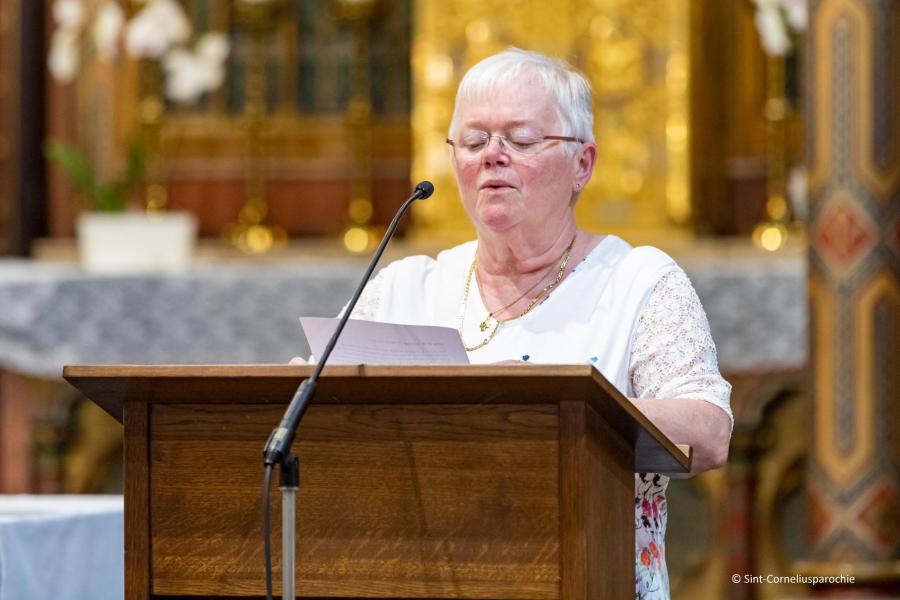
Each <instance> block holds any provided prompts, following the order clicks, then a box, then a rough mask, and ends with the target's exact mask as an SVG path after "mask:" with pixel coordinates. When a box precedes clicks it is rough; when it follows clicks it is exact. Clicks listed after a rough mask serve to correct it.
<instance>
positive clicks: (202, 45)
mask: <svg viewBox="0 0 900 600" xmlns="http://www.w3.org/2000/svg"><path fill="white" fill-rule="evenodd" d="M230 47H231V46H230V44H229V43H228V36H227V35H225V34H224V33H221V32H218V31H212V32H209V33H206V34H204V35H203V36H201V37H200V39H199V40H198V41H197V53H198V54H199V55H200V56H201V57H203V59H204V60H206V61H208V62H210V63H216V64H219V65H221V64H222V63H224V62H225V59H226V58H228V51H229V49H230Z"/></svg>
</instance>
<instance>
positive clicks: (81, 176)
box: [44, 139, 97, 201]
mask: <svg viewBox="0 0 900 600" xmlns="http://www.w3.org/2000/svg"><path fill="white" fill-rule="evenodd" d="M44 154H45V155H46V156H47V158H49V159H50V160H52V161H53V162H55V163H56V164H58V165H59V166H60V167H62V169H63V170H64V171H65V172H66V174H67V175H68V176H69V178H70V179H71V180H72V183H74V184H75V187H76V188H77V189H78V191H79V192H80V193H81V195H82V196H84V198H85V199H87V200H90V201H94V199H95V197H96V195H97V184H96V182H95V181H94V173H93V171H92V170H91V166H90V164H89V163H88V161H87V158H85V156H84V153H82V152H81V150H79V149H78V148H76V147H75V146H73V145H72V144H68V143H66V142H61V141H59V140H53V139H51V140H47V142H46V143H45V144H44Z"/></svg>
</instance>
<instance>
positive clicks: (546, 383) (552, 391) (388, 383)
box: [63, 365, 691, 473]
mask: <svg viewBox="0 0 900 600" xmlns="http://www.w3.org/2000/svg"><path fill="white" fill-rule="evenodd" d="M312 370H313V367H312V366H311V365H69V366H66V367H65V368H64V369H63V377H64V378H65V379H66V380H67V381H68V382H69V383H71V384H72V385H73V386H75V387H76V388H78V389H79V390H80V391H81V392H82V393H83V394H84V395H85V396H87V397H88V398H90V399H91V400H93V401H94V402H95V403H96V404H98V405H99V406H101V407H102V408H103V409H104V410H105V411H106V412H108V413H109V414H110V415H112V416H113V417H114V418H116V419H117V420H118V421H120V422H122V420H123V416H124V410H123V408H124V406H125V404H126V403H132V404H134V403H137V404H141V403H146V404H198V405H199V404H209V405H214V404H241V403H243V404H248V403H249V404H281V403H287V401H288V400H289V399H290V397H291V394H292V393H293V390H294V389H295V388H296V386H297V385H299V383H300V381H301V380H302V379H303V378H305V377H308V376H310V375H311V374H312ZM373 384H374V385H373ZM386 401H387V403H388V404H397V405H405V404H411V403H412V404H556V403H559V402H567V401H577V402H584V403H586V404H588V405H590V406H592V407H593V408H594V410H595V411H596V412H597V413H598V414H599V415H601V417H602V418H603V419H604V420H606V421H608V422H609V423H610V424H611V425H612V426H613V427H614V428H615V429H616V431H618V432H619V433H620V434H621V435H623V436H624V438H626V439H628V440H630V441H629V443H630V444H633V447H634V448H635V450H636V460H637V464H636V465H635V467H636V470H638V471H644V470H650V469H645V468H643V466H642V465H650V464H653V465H656V466H657V467H660V466H664V467H665V468H664V469H661V470H657V471H655V472H665V473H677V472H687V471H689V470H690V464H691V456H690V454H689V453H686V452H685V451H684V450H682V449H680V448H678V447H677V446H676V445H675V444H674V443H673V442H672V441H671V440H669V439H668V438H667V437H666V436H665V435H664V434H663V433H662V432H661V431H660V430H659V429H658V428H657V427H656V426H655V425H653V423H652V422H651V421H650V420H649V419H647V418H646V417H645V416H644V414H643V413H641V411H640V410H639V409H638V408H637V407H636V406H635V405H634V404H633V403H632V402H630V401H629V400H628V399H627V398H625V397H624V396H623V395H622V394H621V393H620V392H619V391H618V390H617V389H616V388H615V387H614V386H613V385H612V384H611V383H609V382H608V381H607V380H606V378H605V377H604V376H603V375H602V374H601V373H600V372H599V371H597V370H596V369H595V368H594V367H593V366H592V365H412V366H410V365H401V366H397V365H334V366H329V367H326V368H325V369H324V371H323V372H322V378H321V379H320V385H319V390H318V392H317V398H316V399H315V400H314V403H315V404H373V403H374V404H383V403H385V402H386ZM641 457H650V460H649V462H644V461H643V459H642V458H641Z"/></svg>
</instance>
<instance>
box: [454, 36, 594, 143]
mask: <svg viewBox="0 0 900 600" xmlns="http://www.w3.org/2000/svg"><path fill="white" fill-rule="evenodd" d="M528 76H530V77H533V78H534V79H535V80H536V81H537V83H539V84H540V85H542V86H543V88H544V90H546V91H547V92H550V93H551V94H553V96H554V97H555V98H556V105H557V111H558V113H559V119H560V121H561V122H562V124H563V127H565V128H566V129H567V131H561V132H553V134H554V135H571V136H573V137H577V138H580V139H582V140H584V141H588V142H593V141H594V111H593V108H594V107H593V100H592V98H591V85H590V84H589V83H588V81H587V79H586V78H585V77H584V75H582V74H581V73H579V72H578V71H577V70H575V69H574V68H573V67H572V66H571V65H570V64H569V63H567V62H566V61H564V60H562V59H558V58H551V57H549V56H546V55H544V54H540V53H539V52H529V51H527V50H522V49H520V48H514V47H510V48H509V49H507V50H504V51H503V52H500V53H499V54H494V55H493V56H489V57H487V58H485V59H484V60H482V61H481V62H479V63H477V64H475V65H474V66H473V67H472V68H471V69H469V70H468V71H467V72H466V74H465V75H464V76H463V78H462V81H460V82H459V88H458V89H457V91H456V105H455V107H454V109H453V119H452V120H451V121H450V132H449V137H450V138H453V137H454V136H455V135H456V128H457V119H458V117H459V108H460V106H462V104H463V103H465V102H468V101H470V100H473V99H475V98H489V97H490V95H491V93H492V92H494V91H495V90H497V89H498V88H502V87H504V86H507V85H509V84H511V83H512V82H513V81H516V80H518V79H519V78H522V77H528Z"/></svg>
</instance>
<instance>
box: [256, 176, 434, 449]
mask: <svg viewBox="0 0 900 600" xmlns="http://www.w3.org/2000/svg"><path fill="white" fill-rule="evenodd" d="M433 193H434V184H432V183H431V182H430V181H421V182H419V183H418V184H417V185H416V187H415V189H414V190H413V193H412V195H411V196H410V197H409V198H407V199H406V201H405V202H404V203H403V205H402V206H400V209H399V210H398V211H397V214H396V215H394V218H393V220H392V221H391V224H390V225H388V228H387V231H386V232H385V234H384V237H383V238H382V239H381V244H379V245H378V249H377V250H375V254H374V255H373V256H372V260H371V261H370V262H369V266H368V268H367V269H366V272H365V274H364V275H363V277H362V281H360V283H359V287H357V288H356V292H354V294H353V297H352V298H351V299H350V302H349V303H348V304H347V308H346V309H345V310H344V314H343V315H342V316H341V320H340V322H338V326H337V328H336V329H335V330H334V333H333V334H332V335H331V339H330V340H329V341H328V345H327V346H325V351H324V352H323V353H322V356H321V357H319V360H318V362H317V364H316V368H315V370H314V371H313V374H312V376H311V377H310V378H309V379H305V380H303V383H301V384H300V387H298V388H297V391H296V392H294V397H293V398H292V399H291V403H290V404H289V405H288V407H287V410H286V411H285V412H284V416H283V417H282V418H281V423H279V425H278V427H276V428H275V429H274V430H273V431H272V434H271V435H270V436H269V440H268V441H267V442H266V447H265V449H264V450H263V456H264V460H265V464H266V465H267V466H270V465H276V464H281V463H283V462H284V460H285V459H286V458H287V456H288V454H290V449H291V445H292V444H293V443H294V435H295V434H296V432H297V427H298V426H299V425H300V421H301V419H303V415H304V414H305V413H306V409H307V407H308V406H309V401H310V399H311V398H312V395H313V392H315V389H316V382H317V381H318V379H319V374H320V373H321V372H322V369H323V368H324V367H325V363H326V362H328V357H329V356H330V355H331V351H332V350H333V349H334V346H335V345H336V344H337V340H338V338H339V337H340V335H341V332H342V331H343V330H344V326H345V325H346V324H347V320H348V319H349V318H350V314H351V313H352V312H353V308H354V307H355V306H356V303H357V302H358V301H359V297H360V296H361V295H362V292H363V289H364V288H365V287H366V283H368V281H369V278H370V277H371V276H372V272H373V271H374V270H375V267H376V265H377V264H378V260H379V259H380V258H381V255H382V254H383V253H384V249H385V248H386V247H387V244H388V242H389V241H390V240H391V238H392V237H393V235H394V230H396V229H397V225H398V224H399V223H400V219H401V218H402V217H403V214H404V213H405V212H406V210H407V209H408V208H409V207H410V206H411V205H412V203H413V202H415V201H416V200H424V199H426V198H428V197H430V196H431V195H432V194H433Z"/></svg>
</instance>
